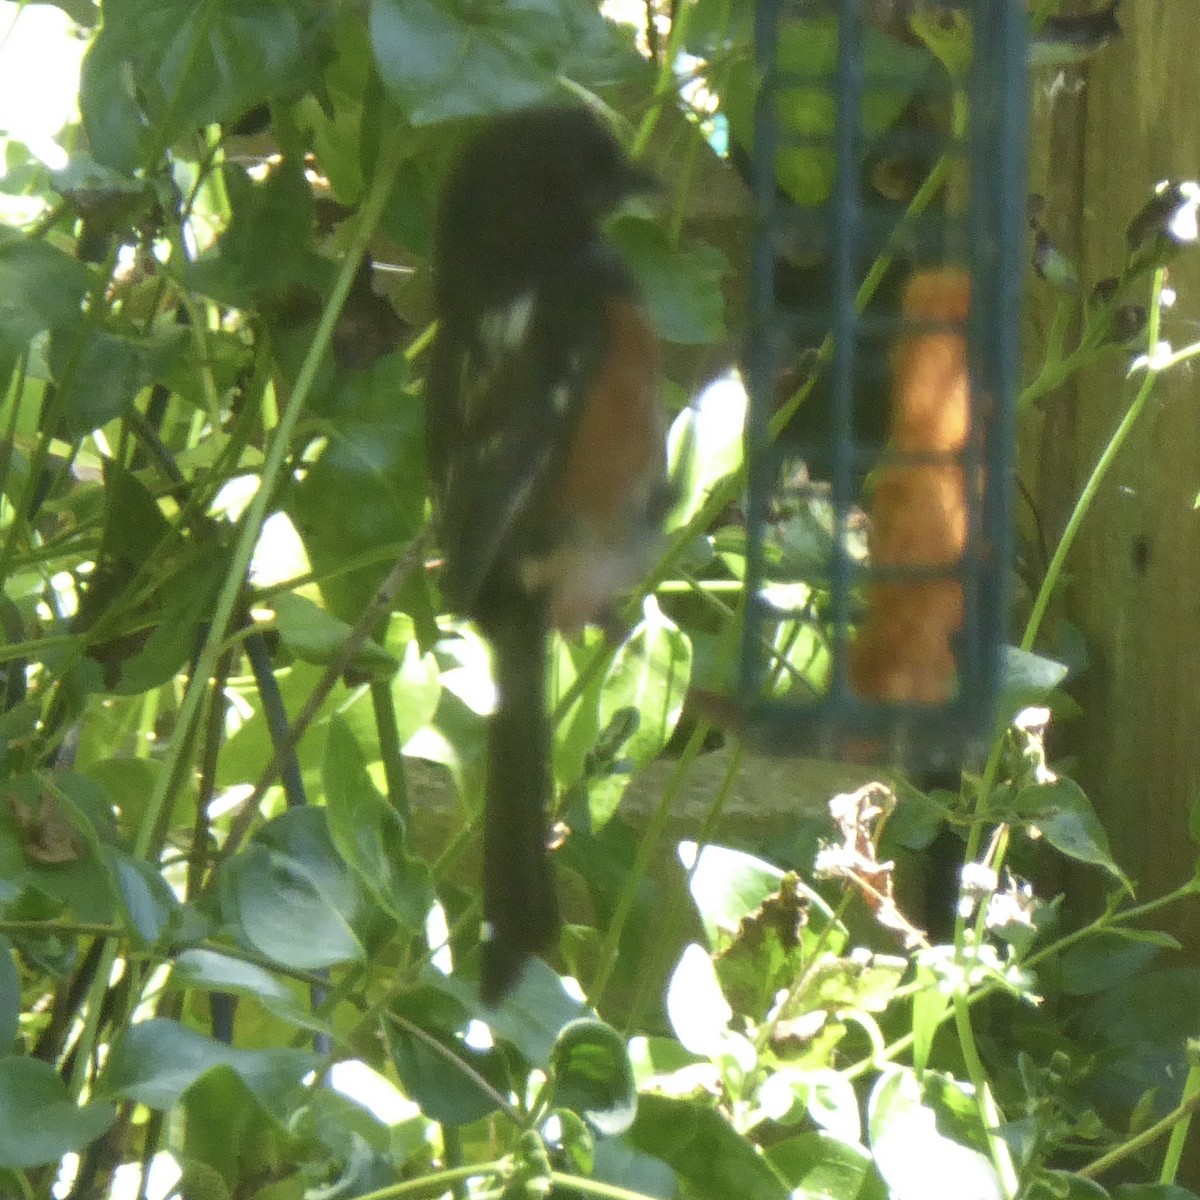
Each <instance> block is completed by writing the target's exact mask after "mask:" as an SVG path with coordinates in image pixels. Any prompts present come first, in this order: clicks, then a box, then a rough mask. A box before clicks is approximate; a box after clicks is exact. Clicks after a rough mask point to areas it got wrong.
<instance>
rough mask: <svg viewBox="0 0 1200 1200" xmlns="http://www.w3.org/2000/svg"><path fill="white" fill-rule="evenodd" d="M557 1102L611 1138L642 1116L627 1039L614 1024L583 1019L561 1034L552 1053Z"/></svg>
mask: <svg viewBox="0 0 1200 1200" xmlns="http://www.w3.org/2000/svg"><path fill="white" fill-rule="evenodd" d="M550 1077H551V1080H552V1081H553V1085H554V1103H555V1105H557V1106H558V1107H561V1108H569V1109H572V1110H573V1111H574V1112H577V1113H579V1115H580V1116H582V1117H583V1118H584V1119H585V1120H586V1121H587V1122H588V1123H589V1124H590V1125H591V1126H592V1127H593V1128H594V1129H595V1130H596V1131H597V1133H600V1134H602V1135H603V1136H605V1137H614V1136H616V1135H617V1134H621V1133H624V1132H625V1130H626V1129H628V1128H629V1126H630V1125H632V1124H633V1120H634V1117H635V1116H636V1115H637V1087H636V1085H635V1083H634V1078H633V1067H632V1065H631V1064H630V1061H629V1053H628V1051H627V1050H626V1048H625V1039H624V1038H623V1037H621V1035H620V1034H619V1033H617V1031H616V1030H615V1029H613V1027H612V1026H611V1025H606V1024H605V1023H604V1022H603V1021H594V1020H592V1019H591V1018H587V1017H584V1018H581V1019H580V1020H578V1021H572V1022H571V1023H570V1024H569V1025H566V1026H565V1027H564V1028H563V1029H562V1030H561V1031H560V1033H559V1035H558V1040H557V1041H556V1042H555V1043H554V1050H553V1052H552V1053H551V1055H550Z"/></svg>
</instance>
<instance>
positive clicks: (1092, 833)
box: [1013, 778, 1132, 890]
mask: <svg viewBox="0 0 1200 1200" xmlns="http://www.w3.org/2000/svg"><path fill="white" fill-rule="evenodd" d="M1013 809H1014V810H1015V811H1016V813H1017V814H1019V815H1020V816H1021V817H1022V818H1024V819H1025V820H1026V821H1028V822H1029V823H1030V824H1032V825H1034V826H1036V827H1037V828H1038V829H1039V830H1040V831H1041V833H1042V835H1043V836H1044V837H1045V839H1046V841H1048V842H1049V843H1050V844H1051V845H1052V846H1053V847H1054V848H1055V849H1056V850H1058V851H1059V852H1060V853H1061V854H1065V855H1066V856H1067V857H1068V858H1073V859H1075V860H1076V861H1077V862H1085V863H1090V864H1091V865H1092V866H1096V867H1103V868H1104V869H1105V870H1106V871H1107V872H1108V873H1109V874H1110V875H1113V876H1115V877H1116V878H1117V879H1119V880H1120V881H1121V882H1122V883H1123V884H1125V886H1126V887H1128V888H1130V890H1132V885H1131V884H1130V883H1129V880H1128V879H1127V878H1126V876H1125V873H1124V872H1123V871H1122V870H1121V868H1120V867H1118V866H1117V864H1116V863H1115V862H1114V861H1113V857H1112V853H1111V851H1110V850H1109V847H1108V835H1107V834H1106V833H1105V832H1104V826H1103V825H1101V824H1100V821H1099V818H1097V816H1096V812H1095V809H1093V808H1092V803H1091V801H1090V800H1089V799H1088V798H1087V796H1086V795H1085V794H1084V791H1083V789H1082V788H1081V787H1080V786H1079V784H1077V783H1076V782H1075V781H1074V780H1073V779H1066V778H1059V779H1057V780H1055V781H1054V782H1053V783H1045V784H1038V785H1036V786H1034V787H1028V788H1025V789H1024V790H1023V791H1021V792H1020V793H1019V794H1018V795H1017V797H1016V799H1015V800H1014V801H1013Z"/></svg>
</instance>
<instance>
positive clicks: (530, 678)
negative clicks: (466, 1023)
mask: <svg viewBox="0 0 1200 1200" xmlns="http://www.w3.org/2000/svg"><path fill="white" fill-rule="evenodd" d="M484 632H485V633H486V634H487V636H488V638H489V640H490V641H491V644H492V662H493V670H494V672H495V681H496V689H497V691H498V693H499V695H498V698H497V704H496V711H495V712H494V713H493V714H492V717H491V720H490V722H489V726H488V774H487V793H486V799H485V806H486V807H485V814H484V815H485V819H484V846H483V917H484V921H485V922H486V925H487V929H486V932H485V938H486V940H485V941H484V943H483V969H482V978H481V983H480V992H481V994H482V996H483V1000H484V1003H486V1004H489V1005H490V1004H496V1003H498V1002H499V1001H500V1000H502V999H503V998H504V996H505V995H506V994H507V993H508V992H509V991H510V990H511V989H512V987H513V986H514V985H515V984H516V982H517V980H518V979H519V978H520V975H521V970H522V968H523V967H524V965H525V961H526V959H528V958H529V956H530V955H531V954H536V953H538V952H539V951H542V950H545V949H546V948H547V946H549V945H550V944H551V942H552V941H553V939H554V937H555V935H556V934H557V932H558V903H557V900H556V897H555V892H554V875H553V869H552V864H551V862H550V855H549V853H548V851H547V849H546V803H547V799H548V797H549V795H550V788H551V774H550V720H549V717H548V715H547V712H546V640H547V636H548V632H549V622H548V618H547V615H546V611H545V607H544V606H543V605H541V604H539V603H538V602H537V601H536V600H531V599H529V598H525V597H522V598H521V599H520V600H516V601H514V602H513V603H511V604H509V605H506V606H505V607H504V609H503V610H502V611H501V612H498V613H494V614H490V615H489V619H488V620H487V621H486V623H485V627H484Z"/></svg>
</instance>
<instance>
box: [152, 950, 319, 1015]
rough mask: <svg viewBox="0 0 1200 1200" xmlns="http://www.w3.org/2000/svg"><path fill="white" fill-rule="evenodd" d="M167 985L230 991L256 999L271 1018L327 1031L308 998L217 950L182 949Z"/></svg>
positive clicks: (272, 977) (268, 974)
mask: <svg viewBox="0 0 1200 1200" xmlns="http://www.w3.org/2000/svg"><path fill="white" fill-rule="evenodd" d="M167 986H168V987H170V988H174V989H176V990H180V991H193V990H194V991H204V992H229V993H232V994H233V995H235V996H249V997H252V998H253V999H255V1000H258V1001H259V1002H260V1003H261V1004H262V1005H263V1007H264V1008H266V1009H267V1010H268V1012H270V1013H272V1014H273V1015H274V1016H277V1017H281V1018H282V1019H283V1020H285V1021H290V1022H291V1023H292V1024H293V1025H299V1026H301V1027H302V1028H305V1029H316V1030H319V1031H321V1032H329V1031H330V1026H329V1024H328V1023H327V1022H325V1021H322V1020H320V1019H319V1018H317V1017H315V1016H313V1014H312V1012H311V1011H310V1007H309V1000H308V997H307V996H304V997H300V996H298V995H297V994H296V993H295V992H294V991H293V990H292V989H291V988H289V987H288V986H287V984H285V983H284V982H283V981H282V980H280V979H278V978H276V976H274V975H272V974H271V973H270V971H266V970H264V969H263V968H262V967H259V966H255V965H254V963H248V962H245V961H243V960H242V959H240V958H233V957H231V956H230V955H228V954H221V953H220V952H219V951H216V950H204V949H191V950H185V951H183V953H182V954H180V955H179V957H178V958H177V959H176V960H175V963H174V965H173V966H172V968H171V975H170V977H169V978H168V980H167Z"/></svg>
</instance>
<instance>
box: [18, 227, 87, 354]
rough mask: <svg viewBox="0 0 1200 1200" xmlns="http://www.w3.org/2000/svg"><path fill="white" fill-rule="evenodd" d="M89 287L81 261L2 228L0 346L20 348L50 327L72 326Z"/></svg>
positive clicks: (72, 328)
mask: <svg viewBox="0 0 1200 1200" xmlns="http://www.w3.org/2000/svg"><path fill="white" fill-rule="evenodd" d="M87 286H88V272H87V268H86V267H85V266H84V265H83V264H82V263H79V262H76V261H75V259H73V258H70V257H68V256H67V255H66V254H64V253H63V252H62V251H61V250H56V249H55V248H54V247H53V246H50V245H47V244H46V243H45V242H44V241H35V240H34V239H32V238H24V237H19V236H17V235H15V234H13V233H12V232H11V231H10V230H7V229H5V228H4V227H3V226H0V348H7V349H9V350H20V349H23V348H24V346H25V344H26V343H27V342H28V341H29V340H30V339H31V338H34V337H36V336H37V335H38V334H39V333H44V332H45V331H46V330H48V329H56V330H60V331H62V332H70V331H72V330H74V329H75V328H76V327H77V326H78V324H79V321H80V306H81V305H82V303H83V295H84V292H85V291H86V290H87Z"/></svg>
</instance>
